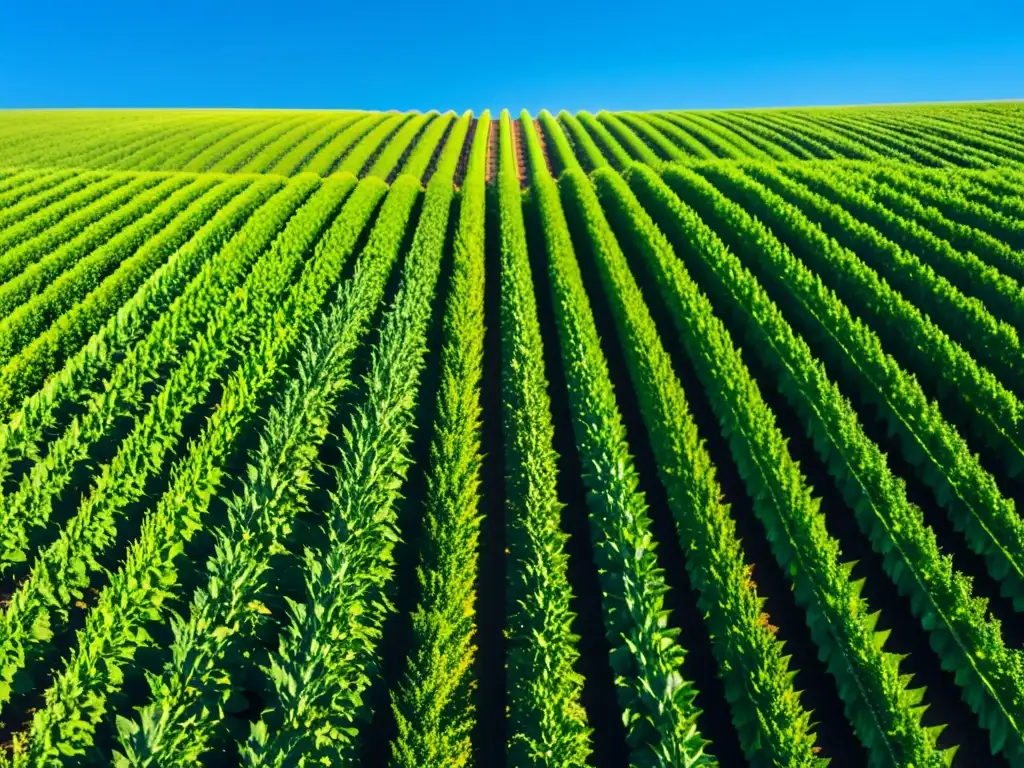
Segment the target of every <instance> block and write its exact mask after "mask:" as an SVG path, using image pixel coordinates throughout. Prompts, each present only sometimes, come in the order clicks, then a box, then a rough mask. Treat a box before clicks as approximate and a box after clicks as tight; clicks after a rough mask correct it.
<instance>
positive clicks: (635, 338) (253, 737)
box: [0, 103, 1024, 768]
mask: <svg viewBox="0 0 1024 768" xmlns="http://www.w3.org/2000/svg"><path fill="white" fill-rule="evenodd" d="M494 117H495V116H494V115H491V114H489V113H487V112H484V113H483V114H481V115H477V116H474V115H473V114H471V113H466V114H463V115H456V114H454V113H451V112H449V113H444V114H441V113H437V112H428V113H424V114H419V113H400V112H360V111H336V112H326V111H324V112H317V111H301V112H300V111H214V110H181V111H159V110H157V111H153V110H135V111H9V112H0V744H2V748H0V765H7V764H12V765H18V766H80V765H81V766H87V765H116V766H182V767H184V766H195V765H205V766H236V765H240V766H250V767H255V766H268V767H269V766H274V767H284V766H310V767H312V766H390V767H393V768H498V767H500V766H510V767H511V768H528V767H534V766H536V767H537V768H569V767H571V766H594V767H595V768H613V767H614V768H621V767H622V766H627V765H628V766H636V767H637V768H652V767H654V766H657V767H659V768H670V767H671V768H689V767H691V766H713V765H718V766H722V767H723V768H733V767H734V766H753V767H755V768H772V767H774V768H788V767H791V766H793V767H797V766H799V767H804V766H808V767H809V766H819V767H823V766H825V765H826V764H828V763H829V761H831V765H832V766H833V768H838V767H839V766H856V767H863V766H872V767H882V766H887V767H888V766H900V767H902V768H931V767H935V766H949V765H954V766H963V767H965V768H967V767H970V766H1024V657H1022V654H1024V650H1022V649H1024V521H1022V518H1021V513H1020V510H1019V509H1018V507H1017V504H1018V503H1022V504H1024V405H1022V402H1021V398H1024V338H1022V334H1024V287H1022V286H1024V104H1020V103H998V104H971V105H941V104H935V105H920V106H891V107H849V108H822V109H778V110H748V111H717V112H716V111H702V112H701V111H691V112H685V111H680V112H632V113H630V112H598V113H596V114H590V113H587V112H579V113H577V114H569V113H567V112H562V113H559V114H557V115H552V114H551V113H549V112H547V111H543V112H541V113H540V114H539V115H537V116H531V115H530V114H528V113H527V112H525V111H524V112H523V113H522V114H521V115H520V116H519V117H518V118H514V117H512V116H510V115H509V114H508V113H507V112H506V113H502V114H501V115H500V117H499V119H494Z"/></svg>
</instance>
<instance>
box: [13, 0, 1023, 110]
mask: <svg viewBox="0 0 1024 768" xmlns="http://www.w3.org/2000/svg"><path fill="white" fill-rule="evenodd" d="M627 7H631V10H628V11H626V10H623V9H624V8H627ZM1022 97H1024V0H971V2H948V1H947V0H934V1H933V2H919V1H918V0H914V1H913V2H901V1H900V0H888V1H885V2H883V1H881V0H863V1H861V2H827V0H820V1H819V2H809V1H807V0H804V1H801V2H788V3H786V2H783V3H778V2H757V3H752V2H744V1H742V0H741V1H740V2H731V3H730V2H699V3H692V2H691V3H686V2H668V1H666V2H658V3H646V4H642V3H641V4H636V5H632V6H629V5H628V4H626V3H612V2H605V1H604V0H598V1H596V2H591V3H588V4H574V5H568V4H564V3H558V2H554V1H553V0H546V1H542V2H538V1H537V0H526V1H523V0H517V1H514V2H507V3H499V2H492V3H485V2H464V0H457V1H456V2H449V3H447V4H445V3H430V2H427V3H412V2H405V1H404V0H403V2H387V1H386V0H370V1H369V2H365V1H363V0H360V1H359V2H356V3H353V2H344V1H342V2H307V3H296V4H291V3H283V2H277V3H270V2H264V1H263V0H250V1H249V2H245V3H242V2H216V0H211V1H210V2H197V1H196V0H172V1H171V2H166V3H164V2H161V3H157V2H151V1H148V2H147V1H145V0H143V1H140V0H134V1H133V2H130V3H129V2H122V1H121V0H117V1H116V2H104V1H103V0H100V1H99V2H92V3H85V2H81V0H78V1H77V2H69V0H50V2H45V0H43V1H40V2H34V1H33V0H28V2H18V1H17V0H7V2H5V3H4V9H3V12H2V18H0V107H119V106H123V107H132V106H137V107H185V106H202V107H309V108H363V109H392V108H394V109H420V110H425V109H430V108H439V109H448V108H452V109H457V110H463V109H467V108H468V109H474V110H480V109H482V108H484V107H489V108H491V109H494V108H500V107H509V108H511V109H514V110H518V109H520V108H522V107H527V108H528V109H530V110H531V111H536V110H538V109H540V108H542V107H547V108H549V109H553V110H557V109H562V108H565V109H570V110H576V109H591V110H594V109H601V108H604V109H655V108H665V107H675V108H712V107H744V106H783V105H798V104H850V103H874V102H891V101H937V100H962V99H1005V98H1022Z"/></svg>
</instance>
